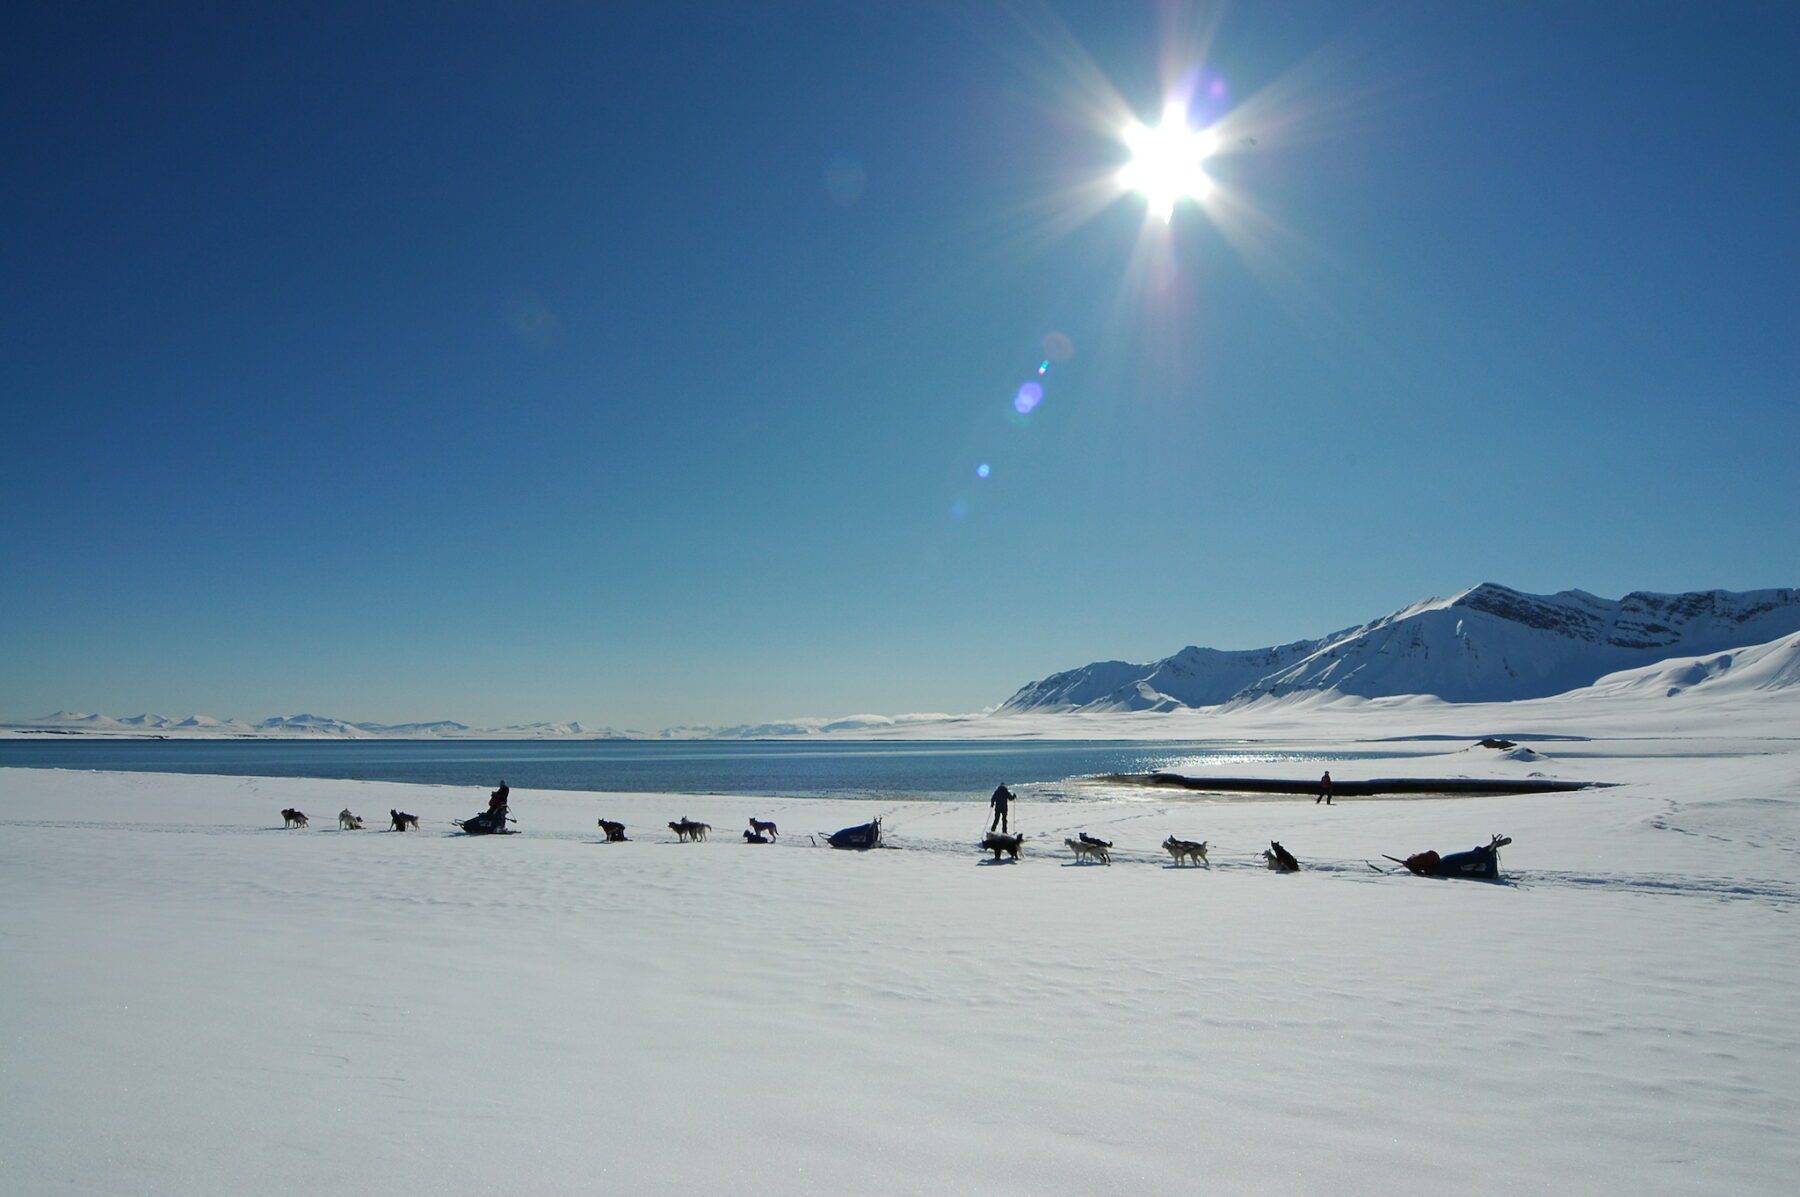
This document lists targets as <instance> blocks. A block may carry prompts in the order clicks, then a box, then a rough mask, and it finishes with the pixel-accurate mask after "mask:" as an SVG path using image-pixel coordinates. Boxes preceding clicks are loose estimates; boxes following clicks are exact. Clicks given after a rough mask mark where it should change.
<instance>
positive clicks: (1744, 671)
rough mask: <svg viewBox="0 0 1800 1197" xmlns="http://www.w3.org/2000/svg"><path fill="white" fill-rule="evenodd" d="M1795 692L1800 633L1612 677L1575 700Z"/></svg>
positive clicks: (1799, 679) (1581, 692)
mask: <svg viewBox="0 0 1800 1197" xmlns="http://www.w3.org/2000/svg"><path fill="white" fill-rule="evenodd" d="M1795 688H1800V633H1796V634H1795V635H1792V636H1783V637H1782V638H1781V639H1779V640H1771V641H1769V643H1767V644H1754V645H1751V646H1750V647H1748V648H1739V649H1733V650H1732V651H1730V652H1722V653H1707V654H1704V655H1701V656H1697V657H1671V658H1669V659H1668V660H1666V661H1660V662H1658V663H1657V664H1655V665H1644V666H1641V667H1639V668H1637V669H1626V670H1622V671H1621V672H1619V673H1610V674H1607V675H1606V676H1605V677H1603V678H1601V679H1600V680H1599V681H1597V682H1595V683H1594V684H1593V685H1592V686H1588V687H1586V688H1585V689H1583V690H1579V691H1575V692H1574V694H1576V695H1583V696H1585V695H1587V694H1593V695H1596V696H1610V695H1626V694H1648V695H1654V696H1659V697H1662V698H1679V697H1680V696H1682V695H1684V694H1707V695H1720V694H1742V693H1747V692H1750V691H1756V690H1792V689H1795ZM1571 696H1574V695H1571Z"/></svg>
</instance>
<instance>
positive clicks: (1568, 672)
mask: <svg viewBox="0 0 1800 1197" xmlns="http://www.w3.org/2000/svg"><path fill="white" fill-rule="evenodd" d="M1795 632H1800V590H1795V589H1781V590H1753V591H1745V592H1731V591H1724V590H1707V591H1698V592H1693V593H1689V594H1651V593H1645V592H1634V593H1632V594H1628V595H1626V596H1625V597H1624V598H1622V599H1616V600H1615V599H1603V598H1599V597H1597V596H1595V595H1592V594H1588V593H1586V592H1585V591H1580V590H1565V591H1563V592H1561V593H1560V594H1554V595H1536V594H1523V593H1520V592H1519V591H1516V590H1509V589H1507V588H1506V587H1504V586H1497V585H1494V584H1493V583H1491V582H1490V583H1484V584H1483V585H1480V586H1476V587H1473V588H1471V589H1469V590H1465V591H1463V592H1462V593H1460V594H1457V595H1453V596H1452V597H1450V598H1433V599H1426V600H1425V601H1423V602H1419V603H1414V604H1413V605H1412V606H1410V607H1406V608H1403V609H1401V610H1399V611H1396V612H1394V613H1393V614H1392V615H1387V616H1384V617H1382V618H1381V619H1377V620H1373V621H1371V622H1369V623H1366V624H1362V625H1361V626H1358V627H1353V628H1346V629H1344V630H1343V631H1340V632H1334V633H1332V634H1331V635H1329V636H1324V637H1321V638H1320V639H1318V640H1302V641H1297V642H1295V643H1293V644H1285V645H1281V646H1280V647H1276V648H1261V649H1249V650H1244V651H1238V652H1221V651H1218V650H1216V649H1207V648H1191V647H1190V648H1185V649H1182V650H1181V651H1180V652H1178V653H1176V654H1175V655H1174V656H1171V657H1165V658H1163V659H1162V660H1160V661H1151V662H1148V663H1146V664H1142V665H1136V664H1128V663H1126V662H1123V661H1101V662H1097V663H1095V664H1092V665H1088V666H1084V667H1083V668H1080V669H1072V670H1068V671H1066V672H1063V673H1058V674H1054V675H1052V676H1051V677H1048V678H1045V679H1043V680H1042V681H1038V682H1032V683H1030V684H1029V685H1026V686H1024V687H1022V688H1021V689H1020V690H1019V691H1018V692H1017V693H1015V694H1014V695H1013V696H1012V697H1011V698H1009V699H1007V701H1006V702H1005V703H1004V704H1003V705H1002V706H1001V708H1000V709H1001V710H1002V711H1025V710H1076V709H1085V710H1126V711H1145V710H1174V709H1177V708H1180V707H1204V706H1220V705H1223V704H1226V703H1241V702H1248V701H1252V700H1255V699H1259V698H1265V697H1280V696H1285V695H1293V694H1301V693H1307V692H1318V693H1322V694H1338V695H1355V696H1358V697H1362V698H1380V697H1386V696H1389V695H1398V694H1429V695H1435V696H1436V697H1438V698H1441V699H1444V700H1446V701H1448V702H1506V701H1511V700H1513V699H1521V698H1542V697H1545V696H1547V695H1551V694H1561V693H1563V692H1565V691H1568V690H1574V689H1579V688H1581V687H1584V686H1592V685H1594V684H1595V683H1596V682H1598V681H1599V680H1600V679H1601V678H1603V677H1605V676H1607V675H1609V674H1614V673H1618V672H1619V671H1622V670H1633V669H1638V668H1641V667H1645V666H1652V665H1656V664H1657V663H1659V662H1664V661H1667V660H1668V659H1669V658H1671V657H1677V656H1683V657H1689V656H1704V655H1707V654H1713V653H1722V652H1726V651H1727V650H1735V649H1740V648H1743V647H1744V646H1746V645H1764V644H1766V642H1768V641H1771V640H1775V639H1778V638H1780V637H1784V636H1788V635H1791V634H1792V633H1795Z"/></svg>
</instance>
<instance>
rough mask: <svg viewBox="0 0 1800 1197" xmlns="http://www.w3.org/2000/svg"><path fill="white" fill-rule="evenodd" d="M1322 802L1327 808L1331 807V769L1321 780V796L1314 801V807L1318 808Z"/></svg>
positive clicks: (1326, 771)
mask: <svg viewBox="0 0 1800 1197" xmlns="http://www.w3.org/2000/svg"><path fill="white" fill-rule="evenodd" d="M1321 802H1323V803H1324V804H1325V805H1326V806H1330V805H1331V770H1329V769H1327V770H1325V776H1323V777H1321V778H1319V796H1318V797H1317V798H1314V799H1313V805H1314V806H1317V805H1319V803H1321Z"/></svg>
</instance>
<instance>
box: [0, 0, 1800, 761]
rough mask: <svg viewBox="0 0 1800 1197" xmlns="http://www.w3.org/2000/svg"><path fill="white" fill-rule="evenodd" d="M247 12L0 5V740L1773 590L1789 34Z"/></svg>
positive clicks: (835, 693)
mask: <svg viewBox="0 0 1800 1197" xmlns="http://www.w3.org/2000/svg"><path fill="white" fill-rule="evenodd" d="M265 7H266V6H261V5H244V6H219V7H218V10H217V11H212V12H207V13H204V14H203V15H181V13H180V12H179V11H178V10H177V8H176V6H164V5H129V6H125V5H121V6H118V7H117V8H107V7H103V6H90V5H82V4H67V5H50V4H15V5H9V6H7V7H6V9H5V14H4V16H3V17H0V68H3V69H0V111H3V112H4V119H3V120H0V217H3V218H4V220H3V227H4V230H5V231H4V247H5V248H4V253H3V255H0V308H3V311H4V320H3V322H0V400H3V402H4V424H3V425H0V714H4V715H10V716H32V715H39V714H43V713H45V712H47V711H50V710H52V709H56V708H78V709H87V710H96V709H97V710H103V711H107V712H110V713H115V714H127V713H136V712H138V711H142V710H150V711H158V712H163V713H169V714H177V715H180V714H186V713H188V712H190V711H202V712H206V713H210V714H215V715H220V716H226V715H234V716H238V717H261V716H264V715H268V714H273V713H277V712H291V711H297V710H315V711H319V712H321V713H325V714H332V715H338V716H342V717H346V718H355V719H378V720H402V719H415V718H446V717H447V718H456V719H461V720H464V721H467V722H474V723H484V724H492V723H500V722H514V721H524V720H532V719H551V718H554V719H570V718H574V719H581V720H583V721H591V722H593V723H597V724H610V725H613V726H619V727H634V728H656V727H661V726H664V725H667V724H671V723H678V722H680V723H731V722H739V721H752V720H761V719H768V718H779V717H786V716H795V715H809V714H810V715H830V714H842V713H849V712H855V711H876V712H890V713H894V712H903V711H919V710H938V711H964V710H973V709H978V708H980V707H983V706H986V705H988V704H991V703H994V702H997V701H999V700H1001V699H1003V698H1004V697H1006V695H1007V694H1009V693H1010V692H1011V691H1012V690H1013V689H1014V688H1016V687H1017V686H1018V685H1020V684H1021V683H1023V682H1025V681H1028V680H1030V679H1033V678H1036V677H1039V676H1042V675H1043V674H1045V673H1048V672H1051V671H1053V670H1056V669H1059V668H1066V667H1070V666H1075V665H1079V664H1082V663H1085V662H1087V661H1090V660H1094V659H1099V658H1107V657H1122V658H1127V659H1139V660H1142V659H1150V658H1153V657H1157V656H1161V655H1164V654H1166V653H1169V652H1173V651H1174V650H1176V649H1179V648H1180V647H1182V646H1183V645H1185V644H1189V643H1200V644H1208V645H1213V646H1217V647H1222V648H1234V647H1249V646H1254V645H1261V644H1268V643H1273V642H1281V641H1286V640H1292V639H1297V638H1300V637H1302V636H1312V635H1318V634H1321V633H1323V632H1325V631H1328V630H1331V629H1334V628H1338V627H1342V626H1345V625H1348V624H1352V623H1356V622H1360V621H1362V620H1364V619H1368V618H1371V617H1374V616H1376V615H1379V614H1381V613H1384V612H1386V611H1388V610H1391V609H1393V608H1396V607H1399V606H1402V605H1404V604H1405V603H1407V602H1410V601H1412V600H1414V599H1417V598H1420V597H1423V596H1425V595H1429V594H1444V593H1449V592H1452V591H1455V590H1457V589H1460V588H1462V587H1465V586H1468V585H1472V584H1474V583H1477V582H1481V581H1487V580H1491V581H1498V582H1502V583H1504V584H1507V585H1511V586H1514V587H1517V588H1521V589H1526V590H1534V591H1549V590H1558V589H1564V588H1568V587H1580V588H1583V589H1586V590H1590V591H1594V592H1596V593H1600V594H1606V595H1614V596H1616V595H1619V594H1622V593H1624V592H1625V591H1628V590H1632V589H1654V590H1685V589H1696V588H1710V587H1724V588H1729V589H1748V588H1755V587H1765V586H1780V585H1795V584H1796V583H1800V569H1797V568H1796V564H1797V553H1796V546H1800V502H1797V501H1796V490H1795V481H1794V477H1795V462H1796V450H1800V413H1797V410H1796V400H1797V399H1800V282H1797V280H1800V233H1797V231H1796V230H1797V221H1796V215H1797V213H1800V186H1797V183H1800V115H1797V114H1800V73H1797V72H1796V71H1795V70H1794V65H1793V64H1794V62H1795V60H1796V57H1797V56H1800V16H1797V15H1796V9H1795V8H1794V6H1792V5H1788V4H1779V3H1770V4H1743V3H1730V2H1724V3H1713V4H1701V3H1692V4H1678V3H1648V4H1619V5H1606V4H1601V3H1590V4H1578V5H1570V4H1566V3H1541V4H1540V3H1521V2H1518V0H1507V2H1506V3H1493V4H1487V5H1479V4H1474V3H1471V4H1455V5H1444V4H1421V5H1413V4H1405V3H1400V4H1379V5H1368V6H1363V5H1357V4H1350V3H1323V2H1318V3H1310V2H1305V0H1270V2H1262V3H1256V4H1251V3H1248V2H1244V3H1237V4H1232V5H1227V6H1225V7H1224V8H1223V9H1222V10H1216V9H1212V8H1199V9H1188V10H1181V9H1179V8H1178V7H1175V6H1170V5H1167V4H1144V5H1141V6H1133V5H1129V4H1120V3H1101V4H1092V5H1088V4H1074V3H1071V4H1066V5H1061V6H1057V7H1055V8H1053V9H1052V8H1040V7H1035V6H1031V5H1019V6H1015V7H1012V8H994V9H981V8H978V7H977V6H975V5H972V4H946V5H943V6H940V7H933V6H931V5H927V4H901V5H865V4H858V3H848V2H846V3H790V4H780V5H773V6H770V7H769V9H768V10H767V11H757V7H756V6H753V5H746V4H742V3H729V4H724V3H722V4H718V5H687V4H644V5H569V6H566V7H565V6H551V5H542V6H540V5H521V4H497V5H493V6H491V7H479V6H475V5H448V6H445V5H421V6H418V7H417V8H416V9H412V10H411V11H406V10H405V6H398V5H368V4H359V5H353V6H347V7H345V8H343V9H341V10H336V11H334V10H333V7H332V6H330V5H322V6H307V7H305V8H304V9H302V10H300V11H297V12H294V13H290V14H288V15H286V16H271V15H268V14H267V13H265V12H264V11H263V10H264V9H265ZM196 11H198V10H196ZM1170 90H1177V91H1182V92H1184V94H1185V93H1186V92H1191V93H1192V94H1193V101H1192V110H1191V118H1192V120H1193V121H1194V122H1195V123H1196V124H1205V123H1208V122H1210V121H1213V120H1220V119H1221V118H1222V121H1221V124H1220V126H1219V128H1220V130H1221V132H1222V133H1229V138H1228V139H1227V140H1228V141H1229V149H1230V151H1231V152H1228V153H1225V154H1221V155H1219V156H1218V157H1216V158H1214V159H1212V160H1211V161H1210V162H1209V163H1208V169H1209V171H1210V172H1211V174H1212V176H1213V177H1214V179H1215V180H1216V181H1217V188H1218V189H1217V190H1216V191H1215V193H1214V195H1213V197H1212V199H1210V200H1209V201H1207V203H1206V204H1204V205H1196V204H1193V203H1186V204H1183V205H1182V206H1181V207H1179V208H1178V209H1177V211H1176V212H1175V214H1174V217H1173V219H1172V221H1171V222H1170V223H1169V224H1167V225H1162V224H1160V223H1155V222H1151V223H1147V222H1146V205H1145V202H1144V200H1143V199H1142V198H1141V197H1138V196H1135V195H1120V196H1117V197H1116V199H1115V200H1114V201H1113V202H1110V203H1101V202H1100V201H1101V200H1102V199H1105V198H1108V197H1109V188H1111V187H1112V183H1111V180H1112V179H1113V178H1114V177H1115V175H1116V173H1117V172H1118V170H1119V168H1120V167H1121V165H1122V164H1123V163H1124V161H1125V158H1126V151H1125V150H1124V148H1123V147H1122V145H1121V144H1120V142H1119V138H1118V133H1119V128H1120V125H1121V123H1122V121H1123V120H1124V119H1125V118H1127V117H1128V116H1130V115H1133V114H1135V115H1136V116H1138V117H1140V118H1142V119H1145V120H1149V121H1152V122H1154V120H1155V118H1156V117H1157V114H1158V113H1159V111H1160V110H1161V108H1162V106H1163V103H1164V99H1165V96H1166V94H1168V92H1169V91H1170ZM1245 138H1250V139H1253V140H1254V144H1246V143H1245V142H1244V140H1243V139H1245ZM1051 334H1061V336H1062V337H1063V338H1066V343H1067V345H1068V346H1070V347H1072V348H1073V355H1072V356H1068V357H1067V360H1057V361H1054V362H1053V363H1052V365H1051V368H1050V371H1049V373H1048V374H1047V375H1046V376H1045V377H1043V378H1042V379H1041V384H1042V386H1043V389H1044V397H1043V400H1042V402H1041V403H1040V404H1038V406H1037V407H1036V408H1035V409H1034V410H1033V411H1031V412H1030V414H1029V415H1021V414H1019V413H1018V412H1017V411H1015V410H1014V399H1015V396H1016V393H1017V391H1018V388H1019V386H1020V385H1021V383H1023V382H1026V381H1028V380H1031V379H1033V378H1035V377H1036V375H1037V369H1038V366H1039V364H1040V362H1041V361H1042V360H1043V359H1044V358H1045V355H1046V349H1045V348H1044V346H1045V344H1046V338H1047V337H1049V336H1050V335H1051ZM1051 344H1052V345H1055V346H1058V347H1060V346H1061V345H1062V344H1063V342H1060V341H1052V342H1051ZM1058 356H1059V358H1060V357H1061V356H1063V355H1060V354H1059V355H1058ZM984 464H985V465H987V466H988V471H987V476H986V477H981V476H979V475H978V472H977V471H978V467H980V466H982V465H984Z"/></svg>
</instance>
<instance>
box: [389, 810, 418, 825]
mask: <svg viewBox="0 0 1800 1197" xmlns="http://www.w3.org/2000/svg"><path fill="white" fill-rule="evenodd" d="M388 818H389V819H390V820H391V821H392V823H393V825H394V827H393V829H394V830H395V831H405V830H406V829H407V828H408V827H410V828H412V829H413V830H414V831H417V830H418V829H419V816H417V815H409V814H407V813H406V812H405V811H403V810H394V809H393V808H391V807H390V808H389V809H388Z"/></svg>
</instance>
